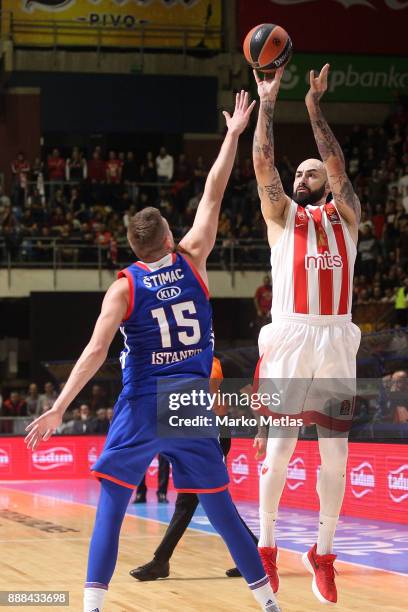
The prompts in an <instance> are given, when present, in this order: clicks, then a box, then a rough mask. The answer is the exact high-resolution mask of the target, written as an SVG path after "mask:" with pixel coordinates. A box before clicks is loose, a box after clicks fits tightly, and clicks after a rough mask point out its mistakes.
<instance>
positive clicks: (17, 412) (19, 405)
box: [2, 391, 27, 434]
mask: <svg viewBox="0 0 408 612" xmlns="http://www.w3.org/2000/svg"><path fill="white" fill-rule="evenodd" d="M2 414H3V416H5V417H22V416H27V404H26V402H25V400H24V399H23V398H22V397H21V396H20V393H19V392H18V391H12V392H11V393H10V397H9V399H6V400H4V402H3V406H2ZM2 433H7V434H10V433H13V420H12V419H11V420H7V421H3V426H2Z"/></svg>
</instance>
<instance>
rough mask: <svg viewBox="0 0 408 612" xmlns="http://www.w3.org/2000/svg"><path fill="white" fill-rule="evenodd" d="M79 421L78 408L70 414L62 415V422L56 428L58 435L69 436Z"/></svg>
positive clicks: (79, 413)
mask: <svg viewBox="0 0 408 612" xmlns="http://www.w3.org/2000/svg"><path fill="white" fill-rule="evenodd" d="M80 420H81V412H80V410H79V408H78V407H77V408H73V409H72V410H71V411H70V412H66V413H65V414H64V420H63V422H62V423H61V425H60V427H59V428H58V433H61V434H64V435H70V434H73V433H74V425H75V423H76V422H77V421H80Z"/></svg>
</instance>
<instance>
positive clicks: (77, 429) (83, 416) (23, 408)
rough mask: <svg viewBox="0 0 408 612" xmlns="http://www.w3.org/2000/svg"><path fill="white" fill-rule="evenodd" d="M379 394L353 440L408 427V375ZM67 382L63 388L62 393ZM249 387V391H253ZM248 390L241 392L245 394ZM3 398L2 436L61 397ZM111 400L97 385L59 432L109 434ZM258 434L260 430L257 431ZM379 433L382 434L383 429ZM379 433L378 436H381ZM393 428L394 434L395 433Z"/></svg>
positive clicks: (14, 394) (382, 382) (361, 410)
mask: <svg viewBox="0 0 408 612" xmlns="http://www.w3.org/2000/svg"><path fill="white" fill-rule="evenodd" d="M374 380H375V379H374ZM378 382H379V384H378V385H375V392H374V393H372V392H367V396H366V395H364V396H357V398H356V405H355V411H354V417H353V428H352V437H356V436H357V437H358V436H359V435H361V433H363V435H364V437H367V436H368V437H370V438H372V439H375V437H376V432H375V431H374V430H370V429H369V428H372V427H377V426H378V427H379V426H386V427H388V426H396V425H403V426H408V372H407V371H405V370H397V371H395V372H393V373H392V374H387V375H385V376H383V377H382V379H378ZM63 386H64V383H61V384H60V385H59V391H61V390H62V388H63ZM250 388H251V387H248V392H250ZM243 391H245V389H241V392H243ZM7 396H8V397H7V398H3V397H2V395H1V393H0V416H1V417H2V419H1V420H0V434H5V435H8V434H13V433H14V434H15V433H18V434H21V433H23V432H24V427H25V426H26V425H27V423H28V422H30V421H31V420H33V419H34V418H36V417H37V416H39V415H40V414H43V413H44V412H46V411H47V410H49V409H50V408H52V406H53V405H54V402H55V400H56V399H57V397H58V391H57V390H56V388H55V386H54V384H53V383H52V382H47V383H45V385H44V388H43V393H40V392H39V389H38V385H37V384H36V383H31V384H30V385H29V387H28V390H27V392H26V393H21V392H20V391H16V390H11V391H10V392H9V393H7ZM110 400H111V398H109V397H108V394H107V393H106V391H105V390H104V389H103V387H102V386H101V385H99V384H94V385H92V387H91V388H90V391H89V392H88V393H87V392H85V394H81V396H80V397H79V398H78V400H77V402H76V403H75V404H74V405H73V406H72V407H71V408H70V409H69V410H68V411H67V412H66V413H65V415H64V420H63V423H62V424H61V426H60V427H59V428H58V430H57V432H56V433H57V434H63V435H83V434H88V435H106V434H107V433H108V430H109V426H110V423H111V421H112V417H113V408H112V407H110V406H111V401H110ZM228 414H229V415H230V416H233V417H235V418H238V417H241V416H248V414H249V413H248V408H242V407H238V406H233V405H231V406H229V408H228ZM15 417H22V419H21V420H22V421H23V425H24V427H23V428H21V427H18V425H17V426H16V423H17V424H18V421H14V418H15ZM254 431H256V428H255V430H254ZM378 431H382V430H381V428H380V429H379V430H378ZM378 431H377V433H378ZM395 431H396V430H395V428H391V429H390V432H391V433H392V432H395ZM247 433H248V432H247V431H246V430H245V428H244V429H243V430H242V431H241V430H239V429H238V430H237V431H236V432H235V433H234V431H232V435H241V436H242V435H243V434H245V435H246V434H247Z"/></svg>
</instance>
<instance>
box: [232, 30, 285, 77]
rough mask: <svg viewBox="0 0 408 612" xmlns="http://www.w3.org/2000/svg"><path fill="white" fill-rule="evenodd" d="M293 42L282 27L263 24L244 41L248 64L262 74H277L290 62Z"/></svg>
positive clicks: (249, 33)
mask: <svg viewBox="0 0 408 612" xmlns="http://www.w3.org/2000/svg"><path fill="white" fill-rule="evenodd" d="M292 49H293V47H292V41H291V39H290V37H289V34H288V33H287V32H286V30H284V29H283V28H282V27H281V26H278V25H275V24H273V23H262V24H260V25H257V26H255V27H254V28H252V30H250V31H249V32H248V34H247V35H246V37H245V40H244V55H245V59H246V60H247V62H248V63H249V64H250V65H251V66H252V68H256V70H261V71H262V72H275V70H277V69H278V68H281V67H282V66H284V65H285V64H287V62H288V61H289V60H290V58H291V56H292Z"/></svg>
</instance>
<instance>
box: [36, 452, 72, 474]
mask: <svg viewBox="0 0 408 612" xmlns="http://www.w3.org/2000/svg"><path fill="white" fill-rule="evenodd" d="M32 462H33V466H34V467H35V468H36V469H37V470H55V469H57V468H60V467H65V466H67V465H72V464H73V463H74V457H73V454H72V452H71V451H70V450H69V449H68V448H65V447H64V446H55V447H54V448H48V449H47V450H43V451H36V452H35V453H33V454H32Z"/></svg>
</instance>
